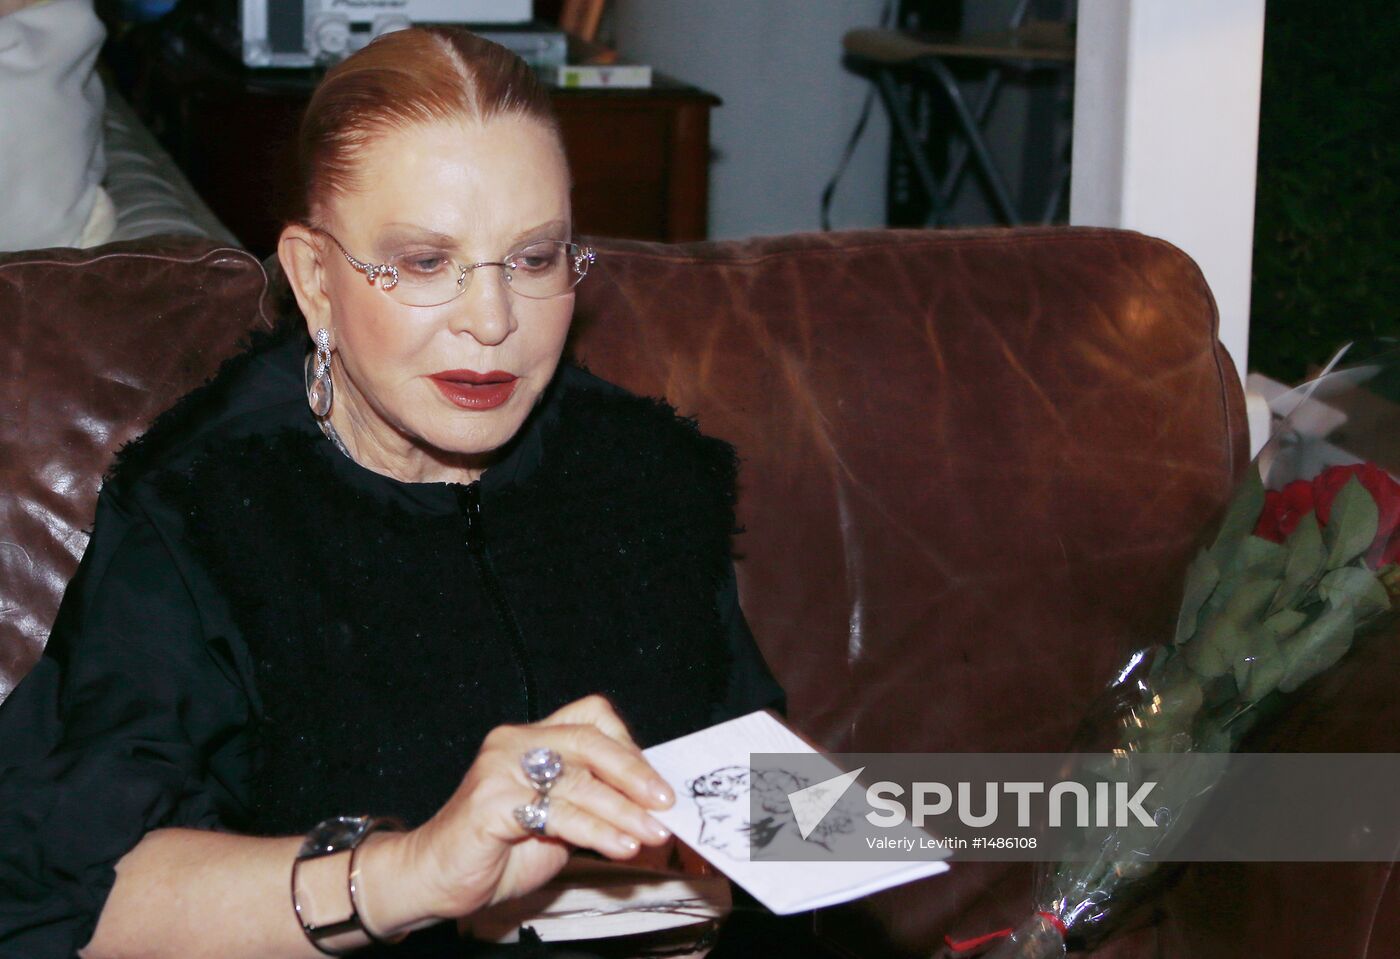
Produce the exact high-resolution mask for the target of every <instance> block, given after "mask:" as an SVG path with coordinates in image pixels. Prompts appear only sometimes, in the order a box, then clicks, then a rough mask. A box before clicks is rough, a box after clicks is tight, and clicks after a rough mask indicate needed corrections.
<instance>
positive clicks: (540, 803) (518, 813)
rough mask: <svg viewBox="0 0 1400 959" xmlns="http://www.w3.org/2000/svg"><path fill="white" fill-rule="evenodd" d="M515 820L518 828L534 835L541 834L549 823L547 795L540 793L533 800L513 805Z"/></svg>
mask: <svg viewBox="0 0 1400 959" xmlns="http://www.w3.org/2000/svg"><path fill="white" fill-rule="evenodd" d="M515 821H516V822H518V823H520V828H522V829H524V830H525V831H526V832H528V833H532V834H534V835H536V836H543V835H544V830H545V827H546V826H548V825H549V796H547V795H546V794H544V793H540V794H539V795H538V796H537V797H536V798H535V801H534V802H528V803H526V804H525V805H523V806H516V807H515Z"/></svg>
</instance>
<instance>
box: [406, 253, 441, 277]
mask: <svg viewBox="0 0 1400 959" xmlns="http://www.w3.org/2000/svg"><path fill="white" fill-rule="evenodd" d="M446 265H447V257H445V256H438V255H436V254H434V253H416V254H413V255H411V256H402V257H399V269H400V270H401V271H402V270H407V271H408V272H410V273H417V274H418V275H420V276H426V275H427V274H430V273H437V272H439V271H440V270H442V268H443V267H445V266H446Z"/></svg>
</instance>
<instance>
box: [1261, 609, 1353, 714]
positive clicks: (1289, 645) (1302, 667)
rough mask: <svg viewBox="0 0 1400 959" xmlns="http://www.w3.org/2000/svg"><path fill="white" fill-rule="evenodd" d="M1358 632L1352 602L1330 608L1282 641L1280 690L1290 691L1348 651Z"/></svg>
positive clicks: (1280, 650)
mask: <svg viewBox="0 0 1400 959" xmlns="http://www.w3.org/2000/svg"><path fill="white" fill-rule="evenodd" d="M1355 633H1356V617H1355V614H1354V613H1353V612H1352V608H1351V606H1349V605H1348V606H1339V607H1333V608H1330V609H1328V610H1327V611H1326V612H1324V613H1323V614H1322V615H1321V616H1319V617H1318V618H1317V620H1316V621H1314V622H1313V623H1311V624H1309V625H1308V626H1305V627H1304V628H1303V629H1301V630H1299V631H1298V632H1297V633H1295V634H1294V635H1292V636H1290V637H1288V638H1287V639H1285V640H1284V641H1283V642H1281V643H1279V654H1280V655H1281V656H1282V657H1283V663H1284V667H1285V672H1284V676H1283V678H1282V679H1281V680H1279V684H1278V688H1279V691H1280V692H1285V693H1291V692H1293V691H1294V690H1296V689H1297V688H1298V687H1299V686H1301V685H1303V684H1304V683H1306V682H1307V681H1308V680H1309V679H1312V678H1313V677H1314V676H1316V675H1317V674H1318V673H1320V672H1322V671H1323V670H1325V669H1328V668H1329V667H1331V666H1332V665H1333V664H1335V663H1336V662H1337V660H1339V659H1341V658H1342V657H1343V656H1345V655H1346V652H1347V650H1348V649H1350V648H1351V641H1352V637H1353V635H1354V634H1355Z"/></svg>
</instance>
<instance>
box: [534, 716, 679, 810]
mask: <svg viewBox="0 0 1400 959" xmlns="http://www.w3.org/2000/svg"><path fill="white" fill-rule="evenodd" d="M550 732H551V735H552V736H554V737H555V741H556V742H558V743H560V748H559V752H560V753H561V754H562V755H563V757H564V773H563V775H562V776H561V777H560V781H559V786H558V788H560V789H565V788H567V787H569V786H570V785H572V783H573V782H575V781H576V777H578V776H579V775H580V774H589V773H591V774H592V775H593V776H595V777H597V778H598V779H601V780H602V781H603V782H605V783H607V784H608V785H609V786H611V787H613V788H614V789H616V790H617V791H618V792H620V793H622V794H623V795H625V796H627V797H628V798H629V799H631V800H632V801H633V802H635V803H637V804H638V805H642V806H647V807H649V808H652V809H667V808H669V807H670V806H671V805H672V804H673V803H674V802H675V793H674V791H673V790H672V789H671V787H670V786H669V785H667V783H666V781H665V780H664V779H662V778H661V776H660V775H659V774H658V773H657V772H656V770H655V769H653V768H651V764H650V763H648V762H647V761H646V758H645V757H643V756H642V754H641V753H640V752H638V751H637V750H636V749H629V748H628V747H626V746H623V745H622V744H621V743H619V742H617V741H616V740H614V739H612V738H611V737H609V736H606V735H604V734H603V733H602V732H601V731H599V730H598V729H597V728H596V727H594V726H556V727H554V728H553V729H551V730H550Z"/></svg>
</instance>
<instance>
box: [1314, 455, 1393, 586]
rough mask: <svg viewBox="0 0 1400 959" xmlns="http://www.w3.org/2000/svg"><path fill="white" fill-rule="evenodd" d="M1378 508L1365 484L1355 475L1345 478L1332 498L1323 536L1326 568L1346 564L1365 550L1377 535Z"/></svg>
mask: <svg viewBox="0 0 1400 959" xmlns="http://www.w3.org/2000/svg"><path fill="white" fill-rule="evenodd" d="M1379 525H1380V510H1379V509H1378V508H1377V506H1376V501H1375V500H1374V499H1372V498H1371V494H1370V493H1368V492H1366V487H1364V486H1362V485H1361V481H1360V480H1358V479H1357V478H1356V477H1355V476H1353V477H1352V478H1351V479H1349V480H1347V484H1346V485H1345V486H1343V487H1342V491H1341V492H1340V493H1338V494H1337V498H1336V499H1335V500H1333V501H1332V514H1331V515H1330V516H1329V517H1328V518H1327V529H1326V530H1325V531H1324V532H1323V539H1324V540H1325V542H1326V544H1327V568H1328V569H1337V568H1338V567H1340V566H1345V565H1346V564H1347V563H1350V562H1351V561H1352V560H1354V559H1356V557H1358V556H1360V555H1361V554H1362V553H1363V552H1365V551H1366V548H1367V547H1368V546H1370V545H1371V543H1372V541H1373V540H1375V538H1376V529H1377V527H1378V526H1379Z"/></svg>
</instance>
